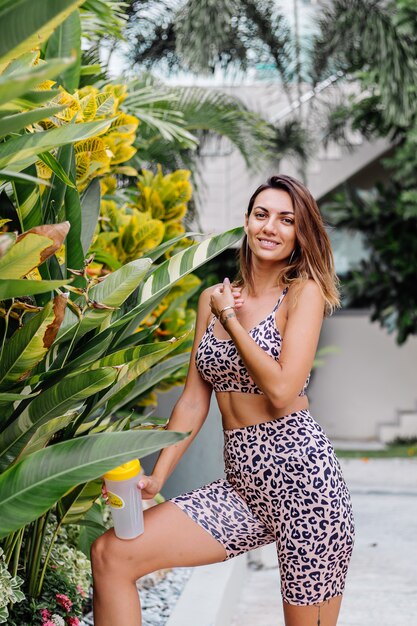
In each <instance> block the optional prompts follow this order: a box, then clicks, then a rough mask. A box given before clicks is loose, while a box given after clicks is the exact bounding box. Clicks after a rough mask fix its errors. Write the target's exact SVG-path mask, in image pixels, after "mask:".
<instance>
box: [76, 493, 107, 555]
mask: <svg viewBox="0 0 417 626" xmlns="http://www.w3.org/2000/svg"><path fill="white" fill-rule="evenodd" d="M78 523H79V524H80V525H81V526H80V531H79V534H78V545H77V548H78V549H79V550H81V552H83V553H84V554H85V555H86V557H87V558H90V553H91V546H92V545H93V543H94V541H95V540H96V539H98V537H100V535H102V534H103V533H104V532H105V531H106V528H105V527H104V526H103V512H102V510H101V507H100V504H98V502H95V503H94V504H93V506H92V507H91V509H90V510H89V511H87V513H86V514H85V515H84V517H83V518H82V520H79V522H78Z"/></svg>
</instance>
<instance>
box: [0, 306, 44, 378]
mask: <svg viewBox="0 0 417 626" xmlns="http://www.w3.org/2000/svg"><path fill="white" fill-rule="evenodd" d="M54 319H55V312H54V310H53V302H49V303H48V304H47V305H46V306H45V307H44V308H43V309H42V311H40V312H39V313H37V314H36V315H34V316H33V317H32V319H31V320H29V322H28V323H27V324H24V325H23V327H22V328H20V329H18V330H16V331H15V332H14V334H13V335H12V337H11V338H10V339H9V341H8V344H7V349H6V350H3V353H2V356H1V360H0V387H4V386H6V388H9V387H10V385H13V384H14V383H16V382H18V381H21V380H23V379H24V378H25V377H26V376H27V374H28V373H29V372H30V371H31V370H32V369H33V368H34V367H35V365H36V364H37V363H39V361H40V360H41V359H43V358H44V356H45V355H46V353H47V352H48V349H49V347H50V345H51V344H50V343H49V342H47V341H46V337H47V334H48V330H49V327H50V326H51V324H52V323H53V321H54Z"/></svg>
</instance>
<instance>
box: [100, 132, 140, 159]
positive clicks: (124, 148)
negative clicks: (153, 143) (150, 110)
mask: <svg viewBox="0 0 417 626" xmlns="http://www.w3.org/2000/svg"><path fill="white" fill-rule="evenodd" d="M134 139H135V137H134V135H132V136H129V137H126V136H125V135H120V136H119V135H117V133H112V134H111V135H110V136H106V137H105V138H104V140H105V142H106V145H107V147H108V149H109V150H110V152H111V153H112V156H111V159H110V161H111V165H118V164H119V163H125V162H126V161H129V159H131V158H132V157H133V156H134V155H135V154H136V152H137V150H136V148H134V147H133V146H132V145H130V144H131V143H133V141H134Z"/></svg>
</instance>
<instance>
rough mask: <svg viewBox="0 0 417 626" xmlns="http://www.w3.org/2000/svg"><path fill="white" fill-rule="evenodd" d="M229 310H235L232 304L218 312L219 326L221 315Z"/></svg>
mask: <svg viewBox="0 0 417 626" xmlns="http://www.w3.org/2000/svg"><path fill="white" fill-rule="evenodd" d="M229 309H233V310H235V307H234V306H233V305H232V304H228V305H227V306H225V307H223V308H222V310H221V311H219V321H220V324H221V323H222V313H224V312H225V311H228V310H229Z"/></svg>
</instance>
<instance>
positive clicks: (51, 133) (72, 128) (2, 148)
mask: <svg viewBox="0 0 417 626" xmlns="http://www.w3.org/2000/svg"><path fill="white" fill-rule="evenodd" d="M110 123H111V120H100V121H98V122H85V123H84V122H83V123H80V124H67V125H66V126H61V127H60V128H53V129H52V130H46V131H44V132H39V133H31V134H26V135H22V136H20V137H17V138H16V139H10V140H8V141H6V142H4V143H2V144H0V168H2V167H5V166H7V168H8V169H11V170H15V171H20V170H22V169H24V168H25V167H28V166H29V165H32V163H35V162H36V161H37V159H38V157H37V155H38V154H39V153H41V152H47V151H48V150H52V149H54V148H57V147H59V146H62V145H64V144H67V143H74V142H76V141H81V140H83V139H88V138H89V137H93V136H94V135H98V134H100V133H101V132H103V131H104V130H106V128H108V126H109V125H110Z"/></svg>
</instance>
